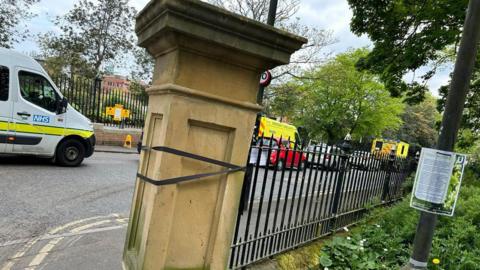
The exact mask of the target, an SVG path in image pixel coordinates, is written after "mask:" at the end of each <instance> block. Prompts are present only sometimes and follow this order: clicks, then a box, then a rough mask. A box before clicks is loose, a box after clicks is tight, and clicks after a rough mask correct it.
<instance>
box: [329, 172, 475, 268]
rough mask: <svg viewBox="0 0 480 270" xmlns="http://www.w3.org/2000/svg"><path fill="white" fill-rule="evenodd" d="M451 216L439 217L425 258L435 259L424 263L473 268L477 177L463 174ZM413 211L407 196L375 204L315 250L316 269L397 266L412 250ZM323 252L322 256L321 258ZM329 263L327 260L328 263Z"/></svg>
mask: <svg viewBox="0 0 480 270" xmlns="http://www.w3.org/2000/svg"><path fill="white" fill-rule="evenodd" d="M464 178H465V179H464V181H463V183H464V184H463V187H462V189H461V192H460V198H459V201H458V203H457V209H456V213H455V216H454V217H440V219H439V223H438V225H437V229H436V233H435V236H434V240H433V247H432V251H431V256H430V258H431V259H433V258H438V259H440V264H439V265H433V264H429V268H428V269H441V270H450V269H451V270H457V269H478V265H480V235H479V234H478V230H479V229H480V208H479V207H478V205H480V179H479V178H478V177H477V176H475V175H474V174H471V173H468V171H467V173H466V174H465V176H464ZM417 221H418V211H416V210H414V209H412V208H410V207H409V198H406V199H405V200H404V201H402V202H401V203H399V204H397V205H395V206H393V207H391V208H383V209H377V210H374V211H373V212H372V214H371V215H370V216H369V217H368V218H367V219H366V220H365V221H364V222H363V223H361V224H360V225H359V226H358V227H357V228H356V229H355V230H354V232H353V233H351V235H349V236H348V237H341V238H340V237H336V238H334V239H333V240H332V241H330V242H328V243H327V244H326V245H325V246H324V247H323V248H322V252H321V253H320V254H319V258H320V269H324V268H325V267H328V269H338V270H340V269H341V270H344V269H355V270H363V269H400V267H402V266H403V265H405V263H406V262H407V261H408V258H409V257H410V252H411V248H412V247H411V245H412V242H413V238H414V234H415V228H416V225H417ZM322 258H323V260H322ZM327 265H328V266H327Z"/></svg>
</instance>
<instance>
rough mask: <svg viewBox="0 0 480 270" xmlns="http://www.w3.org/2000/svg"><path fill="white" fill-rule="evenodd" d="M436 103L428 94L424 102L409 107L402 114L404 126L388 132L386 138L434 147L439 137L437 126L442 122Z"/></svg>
mask: <svg viewBox="0 0 480 270" xmlns="http://www.w3.org/2000/svg"><path fill="white" fill-rule="evenodd" d="M436 101H437V100H436V99H435V98H434V97H433V96H432V95H430V94H427V95H426V99H425V100H424V101H423V102H421V103H419V104H416V105H407V106H406V107H405V111H404V112H403V114H402V121H403V124H402V126H401V127H400V128H399V129H398V131H387V132H386V133H385V134H384V137H386V138H394V139H399V140H402V141H405V142H408V143H409V144H415V145H420V146H422V147H433V146H434V145H435V144H436V142H437V137H438V131H437V129H436V124H437V122H438V121H439V120H440V114H439V113H438V112H437V110H436Z"/></svg>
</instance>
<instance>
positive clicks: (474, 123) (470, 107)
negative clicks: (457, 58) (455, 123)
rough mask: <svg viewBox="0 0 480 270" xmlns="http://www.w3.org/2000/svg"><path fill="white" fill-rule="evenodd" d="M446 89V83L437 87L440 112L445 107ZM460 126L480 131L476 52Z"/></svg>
mask: <svg viewBox="0 0 480 270" xmlns="http://www.w3.org/2000/svg"><path fill="white" fill-rule="evenodd" d="M448 89H449V86H448V85H444V86H442V87H440V89H439V94H440V97H441V98H440V100H439V102H438V110H439V111H441V112H443V110H444V109H445V101H446V100H447V94H448ZM461 127H462V128H464V129H471V130H475V131H477V132H478V131H480V55H478V54H477V60H476V62H475V71H474V73H473V75H472V80H471V82H470V91H469V92H468V94H467V99H466V102H465V107H464V110H463V116H462V123H461Z"/></svg>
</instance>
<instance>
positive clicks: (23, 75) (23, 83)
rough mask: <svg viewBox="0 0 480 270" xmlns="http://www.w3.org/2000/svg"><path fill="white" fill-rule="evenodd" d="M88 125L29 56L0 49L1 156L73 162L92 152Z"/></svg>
mask: <svg viewBox="0 0 480 270" xmlns="http://www.w3.org/2000/svg"><path fill="white" fill-rule="evenodd" d="M94 147H95V135H94V132H93V125H92V123H91V122H90V120H88V119H87V118H86V117H85V116H83V115H82V114H80V113H79V112H78V111H76V110H75V109H74V108H73V107H72V106H70V105H69V104H68V102H67V100H66V99H65V98H64V97H63V95H62V94H61V93H60V91H59V90H58V88H57V87H56V86H55V84H54V83H53V82H52V80H51V78H50V77H49V76H48V74H47V73H46V72H45V70H44V69H43V68H42V66H40V64H38V63H37V62H36V61H35V60H34V59H32V58H30V57H28V56H25V55H22V54H19V53H16V52H14V51H11V50H7V49H2V48H0V154H15V155H16V154H19V155H36V156H40V157H48V158H52V159H53V160H55V161H56V162H57V163H59V164H60V165H63V166H78V165H80V164H81V163H82V161H83V160H84V158H87V157H90V156H91V155H92V154H93V152H94Z"/></svg>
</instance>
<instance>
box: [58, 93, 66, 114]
mask: <svg viewBox="0 0 480 270" xmlns="http://www.w3.org/2000/svg"><path fill="white" fill-rule="evenodd" d="M67 107H68V100H67V99H66V98H65V97H64V98H62V99H60V100H58V102H57V114H62V113H65V112H66V111H67Z"/></svg>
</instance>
